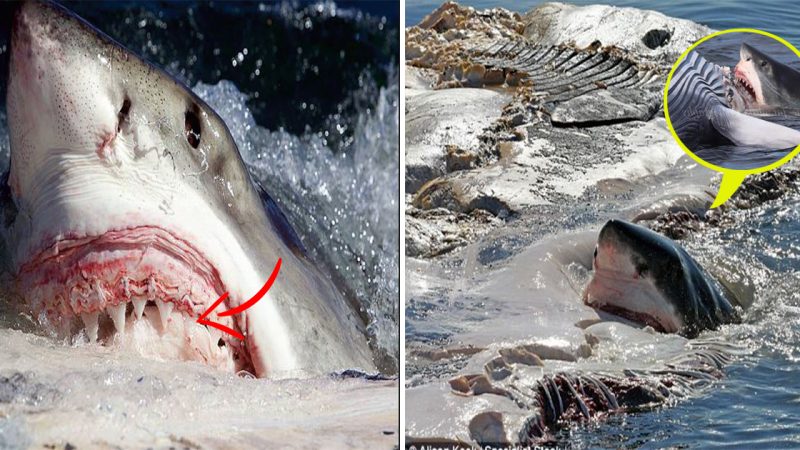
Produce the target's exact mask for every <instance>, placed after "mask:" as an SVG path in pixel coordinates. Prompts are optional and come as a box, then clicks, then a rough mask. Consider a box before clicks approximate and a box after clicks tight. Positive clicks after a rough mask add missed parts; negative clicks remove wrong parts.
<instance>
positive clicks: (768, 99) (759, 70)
mask: <svg viewBox="0 0 800 450" xmlns="http://www.w3.org/2000/svg"><path fill="white" fill-rule="evenodd" d="M739 58H740V59H739V62H738V63H737V64H736V67H735V68H734V71H733V74H734V79H735V83H736V84H737V85H738V86H739V87H741V89H740V91H742V92H743V93H744V94H743V96H744V98H745V100H746V104H747V107H748V108H754V109H758V108H792V109H797V108H800V72H798V71H797V70H796V69H794V68H792V67H790V66H788V65H786V64H783V63H781V62H780V61H778V60H776V59H775V58H772V57H771V56H769V55H767V54H766V53H764V52H762V51H760V50H758V49H757V48H755V47H753V46H752V45H749V44H747V43H746V42H745V43H742V46H741V47H740V49H739Z"/></svg>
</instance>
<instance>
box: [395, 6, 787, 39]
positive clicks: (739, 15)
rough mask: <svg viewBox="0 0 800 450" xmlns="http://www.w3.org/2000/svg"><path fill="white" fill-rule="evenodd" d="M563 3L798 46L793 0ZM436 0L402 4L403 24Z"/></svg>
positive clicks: (427, 10)
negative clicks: (634, 12) (773, 37)
mask: <svg viewBox="0 0 800 450" xmlns="http://www.w3.org/2000/svg"><path fill="white" fill-rule="evenodd" d="M459 3H460V4H462V5H469V6H474V7H475V8H478V9H485V8H494V7H497V6H501V7H503V8H506V9H510V10H512V11H517V12H520V13H524V12H526V11H530V10H531V9H532V8H534V7H536V5H539V4H540V3H544V2H542V1H538V0H521V1H515V0H463V1H459ZM567 3H573V4H576V5H593V4H598V3H605V4H611V5H615V6H632V7H636V8H643V9H652V10H655V11H660V12H662V13H664V14H667V15H670V16H673V17H681V18H684V19H690V20H693V21H695V22H699V23H702V24H705V25H708V26H709V27H711V28H714V29H718V30H724V29H727V28H740V27H747V28H758V29H761V30H764V31H768V32H770V33H774V34H777V35H778V36H781V37H782V38H784V39H786V40H787V41H789V42H791V43H792V44H793V45H795V46H797V45H798V44H800V28H798V27H797V24H798V23H800V8H798V4H797V2H795V1H788V0H779V1H769V0H753V1H732V0H723V1H713V2H712V1H704V0H688V1H677V2H676V1H673V2H669V1H658V2H656V1H643V0H613V1H608V2H605V1H602V0H575V1H570V2H567ZM441 4H442V2H441V1H437V0H408V1H406V25H407V26H409V25H415V24H417V23H419V21H420V20H422V18H423V17H425V16H426V15H427V14H429V13H430V12H431V11H433V10H434V9H436V8H437V7H439V5H441Z"/></svg>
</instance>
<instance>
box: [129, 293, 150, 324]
mask: <svg viewBox="0 0 800 450" xmlns="http://www.w3.org/2000/svg"><path fill="white" fill-rule="evenodd" d="M132 302H133V312H134V314H136V320H141V319H142V314H144V306H145V305H146V304H147V299H146V298H134V299H133V301H132Z"/></svg>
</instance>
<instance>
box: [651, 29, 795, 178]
mask: <svg viewBox="0 0 800 450" xmlns="http://www.w3.org/2000/svg"><path fill="white" fill-rule="evenodd" d="M666 89H667V95H666V96H665V107H664V110H665V113H666V117H667V123H668V124H669V126H670V128H671V130H672V132H673V135H674V136H675V137H676V139H677V140H678V142H679V144H681V146H682V147H683V149H684V150H685V151H686V152H687V153H689V154H690V155H691V156H693V157H694V159H695V160H697V161H698V162H701V163H703V164H704V165H706V166H707V167H710V168H712V169H715V170H720V171H724V170H747V171H764V170H769V169H772V168H775V167H777V166H779V165H781V164H783V163H785V162H787V161H788V160H789V159H791V158H792V157H793V156H794V154H795V153H796V151H797V150H800V147H798V146H800V52H798V51H797V49H795V48H794V47H793V46H792V45H791V44H789V43H788V42H786V41H785V40H783V39H781V38H780V37H778V36H774V35H771V34H769V33H765V32H763V31H759V30H728V31H722V32H718V33H714V34H712V35H709V36H707V37H705V38H703V39H701V40H700V41H698V43H696V44H695V45H693V46H692V47H690V48H689V49H688V50H687V51H686V52H685V53H684V54H683V55H682V56H681V58H679V59H678V61H677V62H676V63H675V66H673V68H672V71H671V72H670V75H669V77H668V79H667V88H666Z"/></svg>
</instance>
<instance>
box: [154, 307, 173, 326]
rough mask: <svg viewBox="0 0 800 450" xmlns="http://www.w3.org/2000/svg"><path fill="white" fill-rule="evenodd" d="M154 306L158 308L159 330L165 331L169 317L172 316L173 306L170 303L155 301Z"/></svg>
mask: <svg viewBox="0 0 800 450" xmlns="http://www.w3.org/2000/svg"><path fill="white" fill-rule="evenodd" d="M156 306H158V314H159V315H160V316H161V330H162V331H166V330H167V324H168V322H169V315H170V314H172V310H173V309H174V308H175V304H174V303H172V302H165V301H161V300H156Z"/></svg>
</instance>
